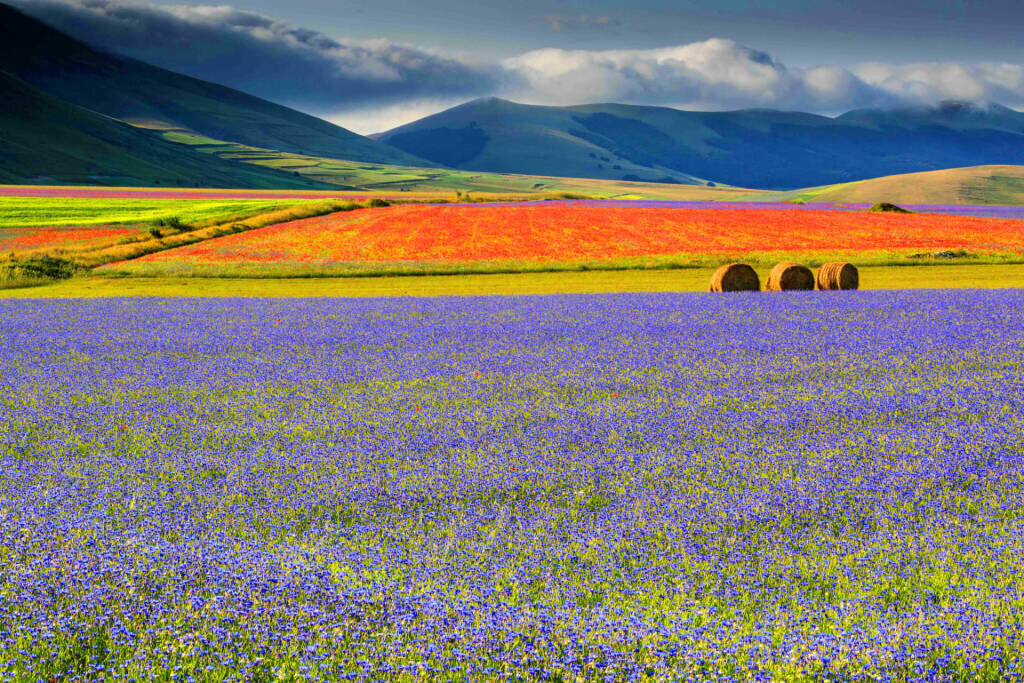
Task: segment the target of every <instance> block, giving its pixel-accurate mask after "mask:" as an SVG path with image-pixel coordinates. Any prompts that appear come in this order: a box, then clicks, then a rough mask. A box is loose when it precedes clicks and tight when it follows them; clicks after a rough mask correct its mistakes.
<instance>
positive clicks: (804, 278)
mask: <svg viewBox="0 0 1024 683" xmlns="http://www.w3.org/2000/svg"><path fill="white" fill-rule="evenodd" d="M764 288H765V290H767V291H769V292H788V291H790V290H800V289H814V273H812V272H811V269H810V268H808V267H807V266H801V265H800V264H799V263H792V262H790V261H783V262H782V263H779V264H777V265H776V266H775V267H774V268H772V272H770V273H768V281H767V282H766V283H765V284H764Z"/></svg>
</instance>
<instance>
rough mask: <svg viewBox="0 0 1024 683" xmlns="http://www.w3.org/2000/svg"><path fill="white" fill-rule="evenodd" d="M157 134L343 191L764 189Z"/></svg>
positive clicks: (697, 194)
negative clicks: (423, 162)
mask: <svg viewBox="0 0 1024 683" xmlns="http://www.w3.org/2000/svg"><path fill="white" fill-rule="evenodd" d="M162 135H163V137H164V138H165V139H167V140H168V141H171V142H176V143H179V144H183V145H188V146H189V147H191V148H192V149H195V150H198V151H200V152H204V153H207V154H212V155H215V156H218V157H220V158H222V159H230V160H233V161H242V162H245V163H248V164H254V165H257V166H263V167H266V168H273V169H276V170H283V171H287V172H289V173H292V174H294V175H295V176H296V177H302V178H308V179H310V180H313V181H316V182H319V183H327V184H329V185H335V186H337V187H338V188H339V189H344V190H361V191H372V192H382V193H386V194H392V193H406V192H409V193H442V194H444V195H446V196H451V195H452V194H453V193H455V192H461V193H467V192H468V193H471V194H473V195H479V196H488V195H510V194H511V195H537V194H544V193H561V192H572V193H581V194H586V195H588V196H591V197H595V198H602V199H667V200H672V199H675V200H705V199H721V200H739V199H744V200H746V199H756V198H757V197H759V196H761V195H767V194H769V193H767V192H765V191H763V190H752V189H747V188H734V187H728V186H725V187H722V186H717V187H707V186H705V185H673V184H665V183H645V182H629V181H617V180H600V179H590V178H561V177H552V176H533V175H517V174H511V173H485V172H478V171H460V170H455V169H444V168H428V167H418V166H400V165H393V164H373V163H366V162H358V161H344V160H340V159H330V158H323V157H315V156H308V155H303V154H295V153H290V152H279V151H276V150H268V149H260V148H257V147H250V146H247V145H241V144H238V143H233V142H224V141H221V140H214V139H212V138H207V137H203V136H201V135H196V134H195V133H192V132H189V131H184V130H171V131H165V132H163V133H162Z"/></svg>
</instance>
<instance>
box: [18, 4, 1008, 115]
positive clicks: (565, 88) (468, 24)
mask: <svg viewBox="0 0 1024 683" xmlns="http://www.w3.org/2000/svg"><path fill="white" fill-rule="evenodd" d="M13 1H14V2H16V4H18V5H19V6H20V7H22V8H23V9H24V10H26V11H28V12H29V13H31V14H34V15H35V16H38V17H40V18H42V19H44V20H45V21H48V22H49V23H51V24H53V25H55V26H56V27H58V28H60V29H61V30H64V31H67V32H69V33H71V34H73V35H75V36H76V37H79V38H80V39H82V40H85V41H87V42H90V43H92V44H94V45H97V46H100V47H102V48H105V49H109V50H113V51H116V52H121V53H124V54H128V55H130V56H134V57H137V58H140V59H144V60H146V61H149V62H151V63H154V64H157V65H159V66H163V67H165V68H169V69H173V70H175V71H180V72H183V73H187V74H189V75H193V76H196V77H199V78H205V79H208V80H212V81H215V82H218V83H223V84H225V85H229V86H232V87H236V88H239V89H241V90H245V91H247V92H251V93H253V94H256V95H259V96H262V97H266V98H267V99H271V100H274V101H278V102H281V103H284V104H288V105H290V106H294V107H296V108H299V109H302V110H304V111H308V112H310V113H313V114H316V115H319V116H324V117H325V118H328V119H330V120H333V121H335V122H336V123H339V124H341V125H344V126H347V127H350V128H352V129H354V130H357V131H358V132H363V133H367V132H375V131H380V130H385V129H387V128H390V127H392V126H394V125H398V124H400V123H404V122H406V121H409V120H412V119H415V118H418V117H419V116H422V115H425V114H429V113H432V112H434V111H439V110H441V109H443V108H446V107H449V106H453V105H455V104H458V103H460V102H463V101H466V100H468V99H472V98H474V97H479V96H488V95H497V96H501V97H507V98H509V99H514V100H517V101H523V102H530V103H534V104H553V105H565V104H579V103H585V102H596V101H616V102H627V103H636V104H654V105H664V106H673V107H680V108H690V109H705V110H706V109H734V108H744V107H771V108H779V109H798V110H803V111H815V112H819V113H826V114H835V113H840V112H842V111H846V110H849V109H854V108H859V107H889V106H906V105H930V104H935V103H937V102H940V101H942V100H945V99H962V100H972V101H979V102H983V101H999V102H1002V103H1003V104H1006V105H1008V106H1012V107H1015V108H1024V48H1022V47H1021V45H1022V42H1021V41H1020V39H1019V35H1018V34H1019V30H1020V27H1021V26H1022V25H1024V3H1022V2H1021V0H985V1H982V0H953V1H947V2H937V1H935V0H861V1H851V2H839V1H836V0H825V1H821V0H819V1H812V0H777V1H775V2H768V1H767V0H676V1H669V0H655V1H653V2H645V3H639V4H636V3H629V2H625V1H624V0H548V1H542V0H515V1H509V0H504V1H502V2H487V1H484V0H478V1H476V2H462V1H459V0H433V1H426V0H420V1H418V2H417V1H414V0H374V1H373V2H336V1H333V2H332V1H328V0H289V1H288V2H281V1H280V0H224V1H226V2H231V4H217V5H213V4H203V3H187V4H186V3H180V2H179V3H162V4H153V3H151V2H147V1H146V0H13Z"/></svg>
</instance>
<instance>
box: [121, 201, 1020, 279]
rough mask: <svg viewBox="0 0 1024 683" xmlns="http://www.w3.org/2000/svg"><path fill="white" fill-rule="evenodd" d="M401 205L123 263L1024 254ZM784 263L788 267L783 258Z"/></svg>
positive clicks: (878, 230)
mask: <svg viewBox="0 0 1024 683" xmlns="http://www.w3.org/2000/svg"><path fill="white" fill-rule="evenodd" d="M754 206H756V205H745V206H743V207H742V208H717V207H706V208H693V207H690V206H685V207H674V206H673V207H668V208H667V207H665V206H663V205H658V206H643V205H641V206H639V207H636V206H628V205H623V204H622V203H611V204H605V203H600V202H596V203H595V202H591V203H586V202H545V203H531V204H502V205H480V206H464V205H453V206H436V205H434V206H431V205H405V206H398V207H391V208H385V209H371V210H366V211H359V212H354V213H348V214H336V215H327V216H320V217H317V218H311V219H307V220H301V221H292V222H287V223H280V224H277V225H273V226H270V227H266V228H262V229H259V230H252V231H248V232H246V233H244V234H237V235H232V236H229V237H224V238H219V239H216V240H211V241H205V242H202V243H200V244H195V245H191V246H188V247H184V248H181V249H175V250H169V251H162V252H160V253H155V254H150V255H148V256H145V257H143V258H140V259H135V260H132V261H129V262H123V263H115V264H112V265H110V266H107V267H106V268H104V269H102V270H101V272H108V273H124V274H135V275H188V274H192V275H232V274H234V275H250V276H252V275H263V276H274V275H315V274H339V275H344V274H386V273H390V272H399V273H401V272H410V273H416V272H421V273H422V272H427V273H429V272H474V271H475V272H487V271H502V270H508V271H516V270H538V269H552V268H554V269H559V268H564V269H578V268H581V267H588V268H635V267H659V266H661V267H664V266H697V265H717V264H719V263H724V262H727V261H729V260H733V259H741V260H744V261H747V262H754V263H761V264H773V263H775V262H777V261H779V260H796V261H800V262H817V263H821V262H824V261H830V260H853V259H854V258H855V259H856V260H857V261H858V262H859V263H918V262H921V261H922V260H925V261H927V260H931V259H932V258H933V256H934V254H935V253H936V252H951V253H952V254H953V255H954V256H955V257H960V258H962V259H968V260H975V261H1018V260H1020V259H1022V258H1024V222H1022V221H1020V220H1014V219H997V218H979V217H974V216H956V215H942V214H916V213H915V214H879V213H867V212H864V211H851V210H815V209H810V208H807V207H792V206H789V207H779V206H778V205H775V206H771V207H768V208H754ZM785 257H791V259H786V258H785Z"/></svg>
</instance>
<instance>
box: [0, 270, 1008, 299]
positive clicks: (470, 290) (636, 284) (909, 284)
mask: <svg viewBox="0 0 1024 683" xmlns="http://www.w3.org/2000/svg"><path fill="white" fill-rule="evenodd" d="M755 270H757V271H758V275H759V276H760V278H761V282H762V283H764V282H765V281H766V280H767V278H768V271H769V270H770V267H768V266H760V267H758V268H756V269H755ZM859 270H860V286H861V289H867V290H879V289H947V288H952V289H973V288H979V289H1000V288H1024V265H1019V264H1001V265H1000V264H985V265H979V264H975V265H963V264H958V265H928V266H921V265H918V266H862V267H861V268H860V269H859ZM713 272H714V269H713V268H679V269H660V270H658V269H651V270H596V271H567V272H533V273H494V274H466V275H426V276H424V275H412V276H378V277H296V278H232V277H212V278H210V277H207V278H203V277H96V276H93V277H80V278H74V279H71V280H65V281H59V282H54V283H50V284H44V285H41V286H36V287H26V288H9V289H0V298H9V299H23V298H36V297H40V298H50V297H53V298H69V299H72V298H88V297H404V296H416V297H430V296H484V295H505V296H507V295H517V294H583V293H615V292H705V291H707V288H708V282H709V281H710V280H711V274H712V273H713ZM739 296H743V295H739ZM780 296H781V295H780Z"/></svg>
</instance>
